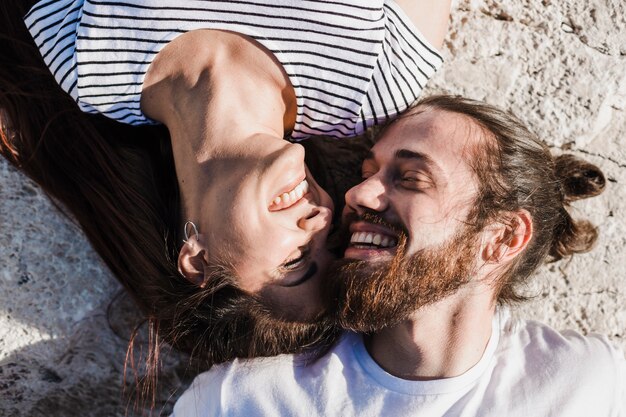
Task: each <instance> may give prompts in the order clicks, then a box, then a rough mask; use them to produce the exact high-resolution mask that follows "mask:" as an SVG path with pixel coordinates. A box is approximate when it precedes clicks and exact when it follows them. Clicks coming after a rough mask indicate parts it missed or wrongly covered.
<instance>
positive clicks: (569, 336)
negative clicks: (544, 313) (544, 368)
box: [502, 318, 624, 365]
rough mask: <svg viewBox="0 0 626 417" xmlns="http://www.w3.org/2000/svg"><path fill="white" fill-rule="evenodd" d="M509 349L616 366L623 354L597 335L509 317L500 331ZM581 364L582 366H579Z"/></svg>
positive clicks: (558, 360)
mask: <svg viewBox="0 0 626 417" xmlns="http://www.w3.org/2000/svg"><path fill="white" fill-rule="evenodd" d="M502 333H503V337H504V338H505V340H506V345H505V346H506V347H507V348H509V349H523V351H524V353H525V355H528V356H532V357H534V358H536V359H538V360H539V359H545V360H550V361H557V362H568V361H573V362H578V361H579V360H580V359H582V358H585V362H587V363H588V362H590V361H592V360H593V361H594V362H595V364H596V365H598V364H601V363H615V362H616V361H624V354H623V353H622V352H621V351H620V350H619V349H617V348H615V346H614V345H613V344H612V343H611V342H610V341H609V339H608V338H607V337H606V336H604V335H600V334H595V333H592V334H589V335H582V334H580V333H578V332H577V331H574V330H557V329H554V328H552V327H550V326H549V325H547V324H544V323H540V322H538V321H534V320H523V319H515V318H510V319H509V320H508V322H507V323H506V324H505V326H504V327H503V330H502ZM581 365H584V364H581Z"/></svg>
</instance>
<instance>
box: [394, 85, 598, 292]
mask: <svg viewBox="0 0 626 417" xmlns="http://www.w3.org/2000/svg"><path fill="white" fill-rule="evenodd" d="M417 107H419V108H424V107H430V108H435V109H440V110H444V111H449V112H453V113H457V114H461V115H464V116H467V117H469V118H470V119H471V120H473V121H474V122H475V123H477V124H478V126H480V127H481V128H482V129H483V133H484V134H485V139H486V140H485V141H483V142H482V143H481V145H480V146H478V148H479V149H477V150H476V152H475V155H474V158H473V159H474V160H473V162H472V164H473V170H474V172H475V173H476V175H477V177H478V181H479V192H478V197H477V201H476V205H475V209H474V211H473V213H472V216H471V220H472V221H474V222H476V224H477V225H478V226H481V225H484V224H485V223H486V222H488V221H491V220H495V219H497V218H498V216H499V215H500V213H503V212H514V211H518V210H521V209H524V210H527V211H528V212H529V213H530V215H531V216H532V220H533V231H534V232H533V238H532V239H531V241H530V243H529V244H528V246H527V248H526V249H525V251H524V252H523V254H522V255H521V256H519V257H517V259H516V261H515V262H514V264H512V265H511V266H510V267H509V269H508V270H507V271H506V273H505V274H504V275H503V276H502V277H501V279H500V282H499V286H500V287H499V292H498V301H499V302H500V303H506V302H515V301H523V300H525V299H526V297H525V296H524V295H523V294H522V292H521V291H520V286H522V285H523V284H524V283H525V282H526V280H527V278H528V277H529V276H530V274H532V273H533V272H534V271H535V270H536V269H537V267H538V266H539V265H540V264H541V263H543V262H544V261H546V260H552V261H554V260H559V259H561V258H563V257H567V256H570V255H572V254H575V253H581V252H587V251H588V250H590V249H591V248H592V247H593V244H594V243H595V241H596V239H597V237H598V231H597V229H596V228H595V227H594V226H593V225H592V224H591V223H590V222H588V221H586V220H574V219H573V218H572V217H571V215H570V214H569V212H568V207H569V203H570V202H572V201H574V200H578V199H581V198H588V197H593V196H596V195H598V194H600V193H601V192H602V191H603V190H604V187H605V185H606V180H605V178H604V175H603V173H602V171H601V170H600V168H598V167H597V166H595V165H593V164H591V163H589V162H587V161H584V160H582V159H579V158H577V157H575V156H573V155H569V154H563V155H559V156H556V157H554V156H553V155H552V154H551V153H550V150H549V148H548V147H547V145H546V144H545V143H544V142H543V141H541V140H540V139H539V138H538V137H537V136H536V135H535V134H534V133H532V132H531V131H530V130H529V129H528V128H527V127H526V125H525V124H524V123H523V122H521V121H520V120H519V119H518V118H517V117H515V116H514V115H512V114H511V113H508V112H506V111H503V110H501V109H499V108H497V107H494V106H491V105H489V104H487V103H483V102H479V101H475V100H470V99H466V98H463V97H458V96H449V95H439V96H431V97H428V98H425V99H423V100H421V101H420V102H419V103H417V104H416V107H415V108H417ZM410 114H411V111H409V112H407V113H406V114H405V115H403V116H402V117H410ZM483 145H484V146H483Z"/></svg>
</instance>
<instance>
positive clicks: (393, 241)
mask: <svg viewBox="0 0 626 417" xmlns="http://www.w3.org/2000/svg"><path fill="white" fill-rule="evenodd" d="M417 112H418V113H417V114H414V115H411V116H408V117H406V118H404V119H401V120H399V121H397V122H396V123H395V124H393V125H391V127H390V128H389V129H387V131H386V132H385V133H384V134H383V135H382V137H381V138H380V140H379V141H378V142H377V143H376V145H374V147H373V148H372V149H371V152H370V154H369V155H368V157H367V158H366V159H365V161H364V162H363V165H362V177H363V182H361V183H360V184H358V185H356V186H355V187H353V188H352V189H350V190H349V191H348V192H347V193H346V207H345V209H344V213H343V214H344V221H345V220H348V221H349V222H350V225H349V231H350V232H351V239H350V240H351V243H350V245H349V246H348V248H347V249H346V251H345V255H344V256H345V258H348V259H357V260H365V261H376V260H383V259H390V258H391V257H393V255H394V254H395V253H396V251H397V242H398V231H399V230H401V231H404V232H405V233H406V235H407V237H408V241H407V246H406V254H407V255H408V256H410V255H413V254H415V253H416V252H417V251H419V250H421V249H425V248H431V247H435V246H439V245H442V244H444V243H445V242H447V241H448V240H449V239H450V238H451V237H452V236H453V235H454V234H455V233H457V231H458V230H459V227H460V226H462V225H464V224H465V221H466V219H467V216H468V213H469V212H470V210H471V209H472V208H473V203H474V200H475V197H476V192H477V183H476V179H475V176H474V174H473V171H472V168H471V165H470V162H471V158H472V155H471V149H472V147H473V146H475V145H476V143H477V142H478V140H480V137H482V135H481V132H480V131H479V130H478V128H477V126H476V125H475V124H473V123H472V122H470V121H469V120H467V119H465V118H464V117H463V116H460V115H458V114H455V113H449V112H445V111H441V110H432V109H422V110H420V109H417ZM368 213H373V214H376V215H377V216H379V217H380V218H382V219H383V220H384V221H385V222H386V224H373V223H372V222H370V221H367V220H365V221H363V220H358V219H356V221H351V220H354V216H355V215H356V216H363V215H367V214H368Z"/></svg>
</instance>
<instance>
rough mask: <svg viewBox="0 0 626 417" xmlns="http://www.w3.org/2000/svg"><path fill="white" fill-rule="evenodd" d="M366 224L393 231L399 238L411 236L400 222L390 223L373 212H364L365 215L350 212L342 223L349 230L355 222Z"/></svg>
mask: <svg viewBox="0 0 626 417" xmlns="http://www.w3.org/2000/svg"><path fill="white" fill-rule="evenodd" d="M359 221H361V222H365V223H370V224H375V225H379V226H383V227H385V228H387V229H389V230H391V231H393V232H394V233H395V234H396V235H397V236H398V237H399V236H400V235H401V234H404V235H406V236H408V235H409V231H408V229H407V228H406V226H405V225H404V224H402V223H401V222H399V221H389V220H386V219H384V218H383V217H382V216H381V215H379V214H377V213H373V212H368V211H366V212H364V213H363V214H358V213H355V212H350V213H348V214H347V215H346V216H344V218H343V221H342V228H343V227H345V228H346V229H349V227H350V225H351V224H352V223H355V222H359Z"/></svg>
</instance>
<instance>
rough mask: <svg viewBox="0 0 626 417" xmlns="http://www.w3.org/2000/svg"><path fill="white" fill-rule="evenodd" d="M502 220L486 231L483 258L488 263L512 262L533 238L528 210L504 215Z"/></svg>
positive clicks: (531, 222)
mask: <svg viewBox="0 0 626 417" xmlns="http://www.w3.org/2000/svg"><path fill="white" fill-rule="evenodd" d="M501 219H502V220H500V221H498V222H495V223H493V224H492V225H491V226H489V227H488V228H486V229H485V235H484V237H483V250H482V253H481V256H482V259H483V261H485V262H487V263H506V262H508V261H510V260H512V259H513V258H515V257H516V256H517V255H519V254H520V253H521V252H522V251H523V250H524V249H526V246H528V242H530V239H531V238H532V236H533V221H532V217H531V216H530V213H529V212H528V211H527V210H519V211H516V212H508V213H503V215H502V217H501Z"/></svg>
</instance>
